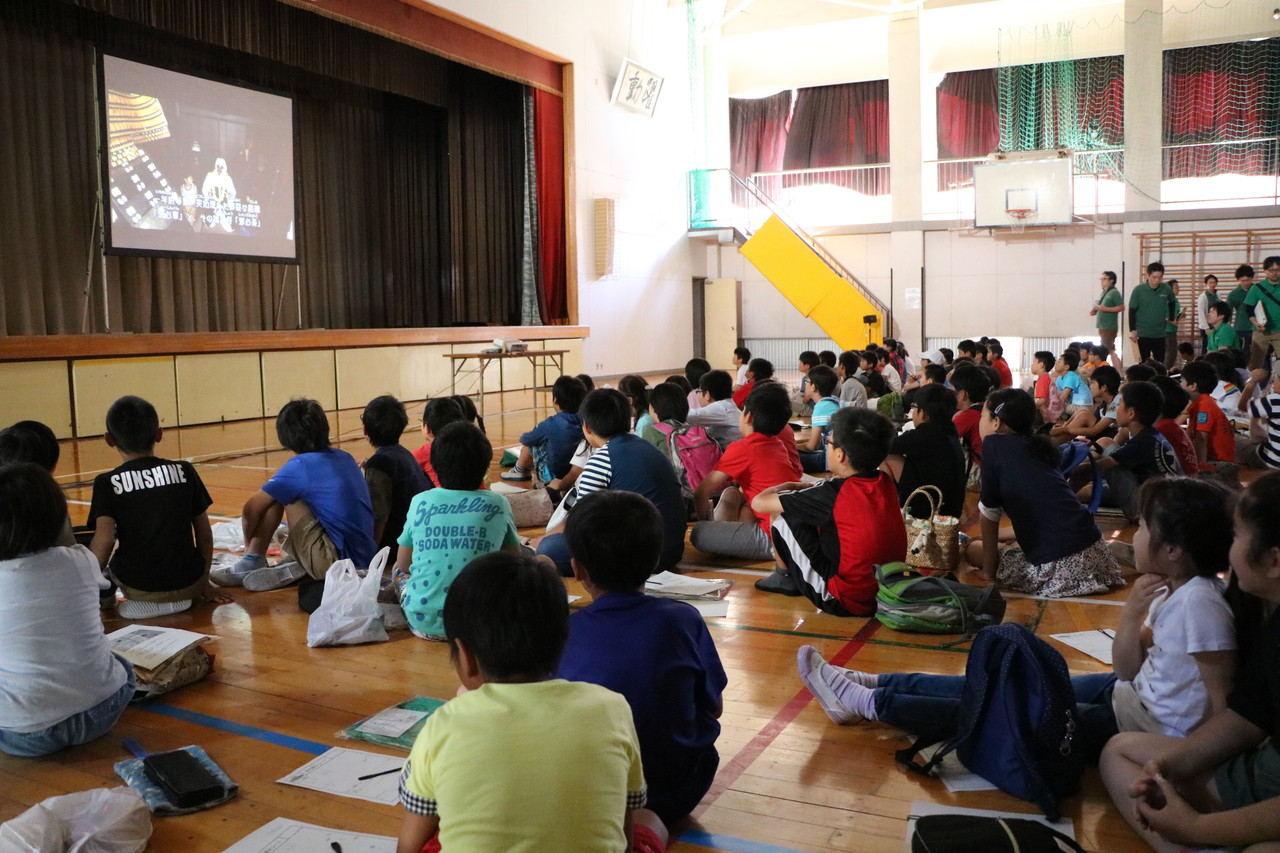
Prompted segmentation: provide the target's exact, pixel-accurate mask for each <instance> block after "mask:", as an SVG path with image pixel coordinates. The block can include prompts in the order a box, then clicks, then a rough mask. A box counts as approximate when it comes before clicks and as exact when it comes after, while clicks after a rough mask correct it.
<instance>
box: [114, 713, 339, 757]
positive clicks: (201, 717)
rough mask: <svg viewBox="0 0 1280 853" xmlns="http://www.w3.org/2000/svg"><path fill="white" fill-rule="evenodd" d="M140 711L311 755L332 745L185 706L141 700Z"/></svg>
mask: <svg viewBox="0 0 1280 853" xmlns="http://www.w3.org/2000/svg"><path fill="white" fill-rule="evenodd" d="M133 707H134V708H137V709H138V710H140V711H150V712H151V713H153V714H160V715H161V716H163V717H173V718H174V719H175V720H185V721H186V722H188V723H196V724H197V725H201V726H208V727H209V728H211V729H219V730H221V731H224V732H231V733H232V734H237V735H243V736H244V737H251V738H254V739H255V740H260V741H265V742H266V743H273V744H275V745H276V746H287V747H289V748H290V749H296V750H298V751H299V752H309V753H311V754H312V755H321V754H322V753H325V752H328V751H329V750H330V749H332V747H330V746H329V745H328V744H323V743H316V742H315V741H313V740H303V739H302V738H300V737H292V736H290V735H282V734H280V733H279V732H273V731H268V730H267V729H260V728H258V727H257V726H246V725H245V724H244V723H235V722H232V721H231V720H224V719H222V718H221V717H211V716H209V715H208V714H201V713H199V712H197V711H188V710H187V709H186V708H178V707H175V706H173V705H165V704H162V703H158V702H143V703H140V704H137V705H134V706H133Z"/></svg>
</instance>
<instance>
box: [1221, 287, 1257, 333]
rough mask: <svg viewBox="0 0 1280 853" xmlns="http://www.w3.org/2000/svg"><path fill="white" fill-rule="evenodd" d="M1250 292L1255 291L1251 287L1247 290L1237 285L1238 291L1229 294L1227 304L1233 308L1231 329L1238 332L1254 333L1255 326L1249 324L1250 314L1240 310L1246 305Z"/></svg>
mask: <svg viewBox="0 0 1280 853" xmlns="http://www.w3.org/2000/svg"><path fill="white" fill-rule="evenodd" d="M1250 290H1253V288H1252V287H1250V288H1249V289H1248V290H1246V289H1245V288H1243V287H1241V286H1240V285H1238V284H1237V285H1236V289H1235V290H1233V291H1231V292H1230V293H1228V294H1227V304H1228V305H1230V306H1231V312H1232V313H1231V328H1233V329H1235V330H1236V331H1237V332H1252V331H1253V324H1252V323H1250V322H1249V314H1248V312H1246V311H1241V310H1240V306H1241V305H1243V304H1244V300H1245V297H1246V296H1248V295H1249V291H1250Z"/></svg>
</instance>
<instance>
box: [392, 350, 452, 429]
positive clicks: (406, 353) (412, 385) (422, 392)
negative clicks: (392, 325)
mask: <svg viewBox="0 0 1280 853" xmlns="http://www.w3.org/2000/svg"><path fill="white" fill-rule="evenodd" d="M399 349H400V393H401V395H402V396H401V398H400V399H402V400H425V399H427V398H428V397H440V396H446V395H448V394H449V380H450V371H451V370H452V367H451V362H450V361H449V359H447V358H445V356H446V355H448V354H449V352H450V347H449V346H448V345H447V344H441V345H437V346H412V347H400V348H399ZM421 414H422V412H421V411H419V412H418V415H417V416H415V415H414V413H413V412H410V413H409V420H410V421H413V420H414V418H415V417H418V416H421Z"/></svg>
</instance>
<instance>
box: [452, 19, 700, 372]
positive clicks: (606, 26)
mask: <svg viewBox="0 0 1280 853" xmlns="http://www.w3.org/2000/svg"><path fill="white" fill-rule="evenodd" d="M435 5H437V6H440V7H443V8H446V9H449V10H451V11H453V12H456V13H458V14H460V15H463V16H465V17H467V18H470V19H471V20H474V21H477V22H478V23H481V24H484V25H485V26H488V27H491V28H493V29H495V30H498V31H500V32H502V33H506V34H508V35H510V36H512V37H514V38H516V39H519V40H521V41H523V42H526V43H527V44H531V45H533V46H534V47H536V48H540V49H541V50H544V51H547V52H549V53H552V54H555V55H556V56H559V57H561V58H563V59H565V60H568V61H570V62H572V63H573V65H574V72H575V75H574V76H575V90H574V98H573V102H572V104H571V105H570V104H566V107H567V108H572V110H573V115H574V123H575V128H576V140H575V145H574V147H573V149H572V153H571V158H570V161H569V162H570V163H573V164H574V166H575V167H576V173H575V176H576V181H577V197H576V198H574V199H570V200H568V202H567V203H569V204H573V205H574V206H575V210H576V213H577V240H578V250H577V255H576V257H571V258H570V259H569V262H570V263H572V264H576V267H577V271H578V310H579V320H580V322H581V323H582V324H584V325H587V326H590V327H591V336H590V337H589V338H587V340H586V341H585V342H584V346H583V369H584V370H586V371H587V372H588V373H599V374H612V373H629V372H634V371H648V370H658V369H664V368H669V367H675V366H680V365H683V364H684V363H685V361H687V360H688V359H689V358H691V357H692V355H693V333H692V320H691V319H690V318H691V315H692V292H693V284H692V278H693V275H694V270H693V261H692V259H691V252H692V250H691V247H690V246H689V241H688V239H687V238H686V237H685V234H686V232H687V229H688V211H687V206H686V200H685V199H686V190H685V182H686V180H687V178H686V175H687V174H688V172H689V170H690V169H691V168H693V167H694V163H693V156H694V155H693V152H694V150H695V139H694V133H695V129H694V122H693V121H692V120H691V111H690V106H689V85H688V67H689V61H688V57H687V55H686V34H685V11H684V8H683V6H680V7H675V8H668V6H667V4H665V3H652V2H642V0H591V2H582V0H522V2H513V1H512V0H436V2H435ZM624 58H631V59H634V60H635V61H636V62H638V63H640V64H641V65H643V66H645V67H646V68H648V69H650V70H652V71H654V72H655V73H657V74H660V75H662V76H664V77H665V78H666V80H665V83H664V85H663V88H662V94H661V97H660V99H659V103H658V108H657V111H656V113H655V114H654V116H653V118H646V117H644V116H640V115H636V114H634V113H629V112H626V111H624V110H622V109H619V108H617V107H613V106H610V104H609V96H610V93H611V92H612V90H613V83H614V79H615V77H616V75H617V73H618V70H619V68H620V67H621V65H622V60H623V59H624ZM601 196H605V197H611V198H613V199H615V200H616V202H617V204H616V227H617V242H616V250H615V265H614V269H615V274H614V275H612V276H610V277H608V278H606V279H597V278H595V275H594V271H593V266H594V261H593V258H594V246H595V243H594V236H593V225H594V223H593V217H592V211H591V200H592V199H593V198H596V197H601Z"/></svg>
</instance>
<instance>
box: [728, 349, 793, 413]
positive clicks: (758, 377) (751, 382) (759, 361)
mask: <svg viewBox="0 0 1280 853" xmlns="http://www.w3.org/2000/svg"><path fill="white" fill-rule="evenodd" d="M772 378H773V362H771V361H769V360H768V359H767V358H753V359H751V361H750V362H748V363H747V381H746V382H744V383H743V384H742V385H741V386H739V387H738V390H736V391H734V392H733V404H734V405H735V406H737V407H738V408H742V406H743V404H744V403H746V401H747V395H748V394H750V393H751V389H752V388H754V387H755V385H756V383H757V382H764V381H766V380H768V379H772ZM787 405H788V407H790V405H791V403H790V400H788V402H787Z"/></svg>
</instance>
